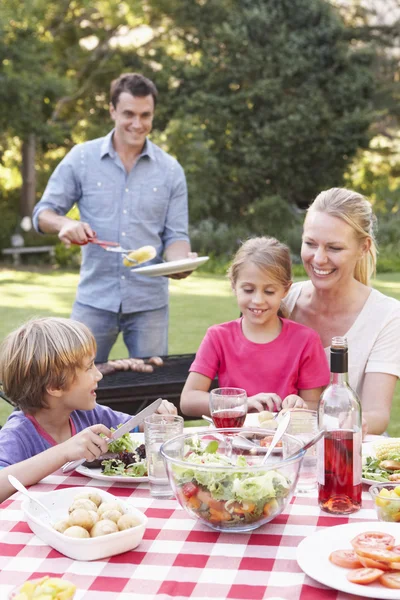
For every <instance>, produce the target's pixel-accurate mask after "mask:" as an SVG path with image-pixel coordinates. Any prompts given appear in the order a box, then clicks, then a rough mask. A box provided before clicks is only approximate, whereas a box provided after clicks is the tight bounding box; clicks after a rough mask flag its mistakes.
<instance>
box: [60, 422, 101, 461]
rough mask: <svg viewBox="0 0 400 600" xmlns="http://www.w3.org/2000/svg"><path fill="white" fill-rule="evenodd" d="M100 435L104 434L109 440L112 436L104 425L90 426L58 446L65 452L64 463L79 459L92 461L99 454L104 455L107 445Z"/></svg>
mask: <svg viewBox="0 0 400 600" xmlns="http://www.w3.org/2000/svg"><path fill="white" fill-rule="evenodd" d="M100 433H104V435H105V436H106V437H107V438H110V437H111V434H112V432H111V431H110V430H109V429H108V428H107V427H106V426H105V425H101V424H98V425H92V426H91V427H87V428H86V429H84V430H83V431H81V432H79V433H77V434H76V435H74V436H72V438H70V439H69V440H67V441H66V442H63V444H60V446H63V450H64V452H65V462H69V461H71V460H79V459H81V458H85V459H86V460H88V461H92V460H94V459H95V458H98V457H99V456H100V455H101V454H105V453H106V452H107V450H108V444H107V442H106V440H105V439H104V438H103V437H101V436H100V435H99V434H100Z"/></svg>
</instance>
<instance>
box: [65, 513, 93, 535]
mask: <svg viewBox="0 0 400 600" xmlns="http://www.w3.org/2000/svg"><path fill="white" fill-rule="evenodd" d="M93 514H96V517H97V513H95V512H94V510H92V511H90V512H89V511H88V510H85V509H84V508H77V509H76V510H73V511H72V513H71V514H70V515H69V522H70V525H71V527H72V526H73V525H78V526H79V527H83V528H84V529H87V530H88V531H90V530H91V529H92V527H93V525H95V524H96V523H97V521H98V517H97V519H95V518H93Z"/></svg>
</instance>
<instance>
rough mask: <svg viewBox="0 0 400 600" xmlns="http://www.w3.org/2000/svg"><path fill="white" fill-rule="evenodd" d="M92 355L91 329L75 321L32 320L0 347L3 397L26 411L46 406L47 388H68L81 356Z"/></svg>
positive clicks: (94, 345)
mask: <svg viewBox="0 0 400 600" xmlns="http://www.w3.org/2000/svg"><path fill="white" fill-rule="evenodd" d="M95 354H96V341H95V339H94V337H93V334H92V333H91V331H90V330H89V329H88V328H87V327H86V325H83V323H79V322H78V321H74V320H72V319H63V318H56V317H47V318H41V319H32V320H31V321H28V322H27V323H25V324H24V325H22V326H21V327H19V329H17V330H15V331H13V332H12V333H10V334H9V335H8V336H7V337H6V339H5V340H4V341H3V343H2V345H1V347H0V381H1V382H2V384H3V390H4V392H5V394H6V396H7V397H8V398H9V399H10V400H11V402H12V403H13V404H15V405H16V406H18V408H20V409H21V410H22V411H24V412H26V413H31V414H34V413H35V412H36V411H37V410H39V409H40V408H43V407H46V406H47V404H46V401H45V394H46V390H47V389H49V388H53V389H64V390H65V389H68V387H69V386H70V385H71V383H72V382H73V380H74V378H75V375H76V371H77V369H79V368H81V367H82V366H83V364H84V361H85V359H87V358H89V357H92V356H93V357H94V355H95Z"/></svg>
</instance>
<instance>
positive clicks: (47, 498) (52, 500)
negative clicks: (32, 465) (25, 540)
mask: <svg viewBox="0 0 400 600" xmlns="http://www.w3.org/2000/svg"><path fill="white" fill-rule="evenodd" d="M81 492H97V493H99V494H100V495H101V497H102V499H103V502H104V501H106V502H113V501H118V504H120V505H121V507H122V508H123V509H124V511H125V513H129V514H131V515H132V516H133V517H135V519H137V521H138V523H139V524H138V525H136V526H135V527H131V528H130V529H125V530H124V531H117V532H116V533H110V534H109V535H102V536H100V537H95V538H73V537H68V536H66V535H64V534H63V533H59V532H58V531H56V530H55V529H53V527H52V524H53V523H55V522H57V521H59V520H61V519H64V518H65V517H66V516H67V515H68V508H69V507H70V506H71V504H72V502H73V500H74V498H75V496H77V495H78V494H79V493H81ZM40 501H41V502H42V503H43V504H44V505H45V506H47V507H48V508H49V509H50V512H51V517H49V516H48V515H47V514H46V513H44V511H43V510H42V509H41V508H40V506H38V505H37V504H36V503H35V502H33V501H32V500H30V499H29V498H26V499H25V500H24V501H23V502H22V510H23V512H24V515H25V518H26V521H27V523H28V525H29V527H30V528H31V529H32V531H33V533H35V534H36V535H37V536H38V537H39V538H40V539H41V540H42V541H43V542H45V543H46V544H48V545H49V546H51V547H52V548H54V549H55V550H57V551H58V552H60V553H61V554H64V555H65V556H68V557H69V558H73V559H74V560H98V559H100V558H106V557H108V556H114V555H115V554H121V552H127V551H128V550H133V548H136V546H138V545H139V544H140V542H141V541H142V538H143V535H144V532H145V529H146V524H147V517H146V515H144V514H143V513H142V512H141V511H140V510H138V509H137V508H134V507H133V506H131V505H130V504H128V503H126V502H123V501H122V500H120V499H119V498H116V497H115V496H113V495H112V494H109V493H108V492H105V491H103V490H102V489H99V488H92V487H88V486H85V487H79V488H78V487H70V488H65V489H63V490H57V491H54V492H47V493H45V494H41V495H40Z"/></svg>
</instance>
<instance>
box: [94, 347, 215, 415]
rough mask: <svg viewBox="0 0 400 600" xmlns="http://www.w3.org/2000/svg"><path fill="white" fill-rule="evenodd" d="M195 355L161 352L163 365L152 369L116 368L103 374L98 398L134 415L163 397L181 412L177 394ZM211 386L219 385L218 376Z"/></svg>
mask: <svg viewBox="0 0 400 600" xmlns="http://www.w3.org/2000/svg"><path fill="white" fill-rule="evenodd" d="M194 357H195V355H194V354H175V355H170V356H163V357H162V358H163V361H164V364H163V366H162V367H156V366H154V365H153V367H154V370H153V372H152V373H135V372H134V371H116V372H115V373H111V374H110V375H104V377H103V379H102V380H101V381H99V385H98V388H97V390H96V394H97V402H98V403H99V404H106V405H107V406H110V407H111V408H113V409H114V410H120V411H122V412H126V413H129V414H131V415H134V414H136V413H137V412H139V411H140V410H142V409H143V408H144V407H145V406H147V405H148V404H150V403H151V402H153V401H154V400H156V399H157V398H160V397H162V398H165V399H166V400H169V401H170V402H172V403H173V404H174V405H175V406H176V407H177V409H178V412H179V414H182V413H181V412H180V411H179V401H180V396H181V392H182V389H183V386H184V384H185V381H186V379H187V376H188V374H189V367H190V365H191V364H192V362H193V360H194ZM214 387H218V384H217V380H214V381H213V382H212V385H211V388H214ZM183 416H184V415H183ZM188 418H189V417H188Z"/></svg>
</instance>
